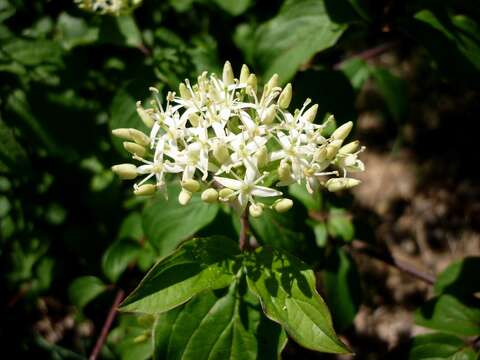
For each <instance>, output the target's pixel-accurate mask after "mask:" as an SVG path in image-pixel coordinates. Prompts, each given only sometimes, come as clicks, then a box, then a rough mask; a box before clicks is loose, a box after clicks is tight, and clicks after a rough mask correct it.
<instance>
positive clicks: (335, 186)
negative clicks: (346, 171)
mask: <svg viewBox="0 0 480 360" xmlns="http://www.w3.org/2000/svg"><path fill="white" fill-rule="evenodd" d="M360 183H361V181H360V180H357V179H352V178H334V179H329V180H328V181H327V182H326V183H325V186H326V187H327V189H328V191H331V192H335V191H340V190H344V189H350V188H352V187H354V186H357V185H358V184H360Z"/></svg>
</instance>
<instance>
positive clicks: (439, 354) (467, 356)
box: [408, 333, 476, 360]
mask: <svg viewBox="0 0 480 360" xmlns="http://www.w3.org/2000/svg"><path fill="white" fill-rule="evenodd" d="M408 358H409V360H443V359H445V360H475V359H476V355H475V353H474V351H473V350H472V349H469V348H466V347H465V342H464V341H463V340H462V339H460V338H458V337H456V336H453V335H448V334H441V333H434V334H426V335H419V336H416V337H414V338H413V342H412V345H411V349H410V354H409V357H408Z"/></svg>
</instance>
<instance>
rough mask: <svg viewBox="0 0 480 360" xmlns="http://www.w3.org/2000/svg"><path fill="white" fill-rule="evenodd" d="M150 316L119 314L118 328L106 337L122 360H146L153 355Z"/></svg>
mask: <svg viewBox="0 0 480 360" xmlns="http://www.w3.org/2000/svg"><path fill="white" fill-rule="evenodd" d="M154 322H155V317H154V316H152V315H138V314H121V316H120V321H119V324H118V326H117V327H116V328H115V329H113V330H112V331H111V332H110V334H109V336H108V343H110V344H112V345H115V352H118V353H119V355H120V358H121V359H122V360H146V359H151V357H152V355H153V341H152V332H153V325H154Z"/></svg>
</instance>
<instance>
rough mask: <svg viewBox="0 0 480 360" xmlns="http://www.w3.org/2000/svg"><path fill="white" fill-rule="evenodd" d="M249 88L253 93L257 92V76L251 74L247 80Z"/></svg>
mask: <svg viewBox="0 0 480 360" xmlns="http://www.w3.org/2000/svg"><path fill="white" fill-rule="evenodd" d="M247 86H248V87H249V88H251V89H252V91H254V92H255V91H257V76H256V75H255V74H250V75H249V76H248V80H247Z"/></svg>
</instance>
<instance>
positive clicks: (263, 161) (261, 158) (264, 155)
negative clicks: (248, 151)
mask: <svg viewBox="0 0 480 360" xmlns="http://www.w3.org/2000/svg"><path fill="white" fill-rule="evenodd" d="M255 157H256V158H257V166H258V167H259V168H263V167H264V166H265V165H267V162H268V150H267V147H266V146H262V147H261V148H260V149H258V150H257V152H256V153H255Z"/></svg>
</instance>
